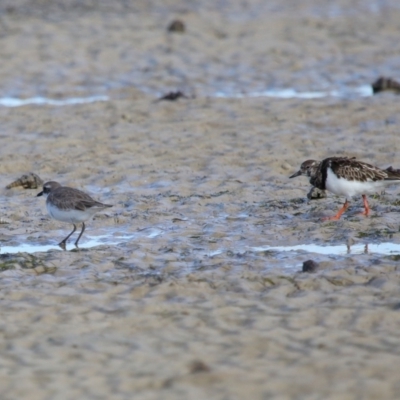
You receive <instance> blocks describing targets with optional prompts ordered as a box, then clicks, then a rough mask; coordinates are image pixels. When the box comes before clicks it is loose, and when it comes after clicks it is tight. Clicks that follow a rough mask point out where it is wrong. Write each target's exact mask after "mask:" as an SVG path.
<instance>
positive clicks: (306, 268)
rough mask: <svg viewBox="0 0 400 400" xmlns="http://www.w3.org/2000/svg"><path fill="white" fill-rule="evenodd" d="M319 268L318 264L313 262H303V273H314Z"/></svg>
mask: <svg viewBox="0 0 400 400" xmlns="http://www.w3.org/2000/svg"><path fill="white" fill-rule="evenodd" d="M318 268H319V264H318V263H317V262H316V261H314V260H307V261H304V262H303V269H302V271H303V272H315V271H316V270H317V269H318Z"/></svg>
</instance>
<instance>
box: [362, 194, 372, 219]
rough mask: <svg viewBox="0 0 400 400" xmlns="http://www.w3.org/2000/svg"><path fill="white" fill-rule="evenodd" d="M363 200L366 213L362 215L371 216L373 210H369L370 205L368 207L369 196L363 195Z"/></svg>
mask: <svg viewBox="0 0 400 400" xmlns="http://www.w3.org/2000/svg"><path fill="white" fill-rule="evenodd" d="M362 198H363V202H364V209H365V210H364V212H362V213H361V214H362V215H365V216H366V217H368V215H369V211H370V210H371V209H370V208H369V205H368V201H367V196H366V195H365V194H363V195H362Z"/></svg>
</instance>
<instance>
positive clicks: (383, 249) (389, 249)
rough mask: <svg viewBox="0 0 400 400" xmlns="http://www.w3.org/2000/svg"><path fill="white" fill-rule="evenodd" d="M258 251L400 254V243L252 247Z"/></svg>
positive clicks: (326, 253)
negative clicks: (348, 245)
mask: <svg viewBox="0 0 400 400" xmlns="http://www.w3.org/2000/svg"><path fill="white" fill-rule="evenodd" d="M251 250H253V251H256V252H263V251H281V252H285V251H305V252H308V253H317V254H325V255H330V254H333V255H345V254H363V253H365V252H367V253H368V254H369V253H377V254H386V255H389V254H400V244H398V243H380V244H367V245H366V244H355V245H353V246H350V247H347V246H346V245H344V244H343V245H337V246H319V245H315V244H299V245H296V246H261V247H251Z"/></svg>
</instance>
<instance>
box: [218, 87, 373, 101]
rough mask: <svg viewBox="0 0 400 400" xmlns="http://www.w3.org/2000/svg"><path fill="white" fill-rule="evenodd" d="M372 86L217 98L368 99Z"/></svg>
mask: <svg viewBox="0 0 400 400" xmlns="http://www.w3.org/2000/svg"><path fill="white" fill-rule="evenodd" d="M372 94H373V93H372V87H371V85H363V86H359V87H356V88H346V89H342V90H330V91H315V92H298V91H296V90H294V89H273V90H263V91H260V92H249V93H226V92H221V91H220V92H217V93H215V97H223V98H235V99H242V98H247V97H274V98H278V99H320V98H323V97H344V98H346V97H354V96H356V97H368V96H372Z"/></svg>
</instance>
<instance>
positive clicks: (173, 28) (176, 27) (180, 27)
mask: <svg viewBox="0 0 400 400" xmlns="http://www.w3.org/2000/svg"><path fill="white" fill-rule="evenodd" d="M167 30H168V32H177V33H183V32H185V30H186V26H185V24H184V22H182V21H181V20H179V19H175V20H173V21H172V22H171V23H170V24H169V25H168V29H167Z"/></svg>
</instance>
